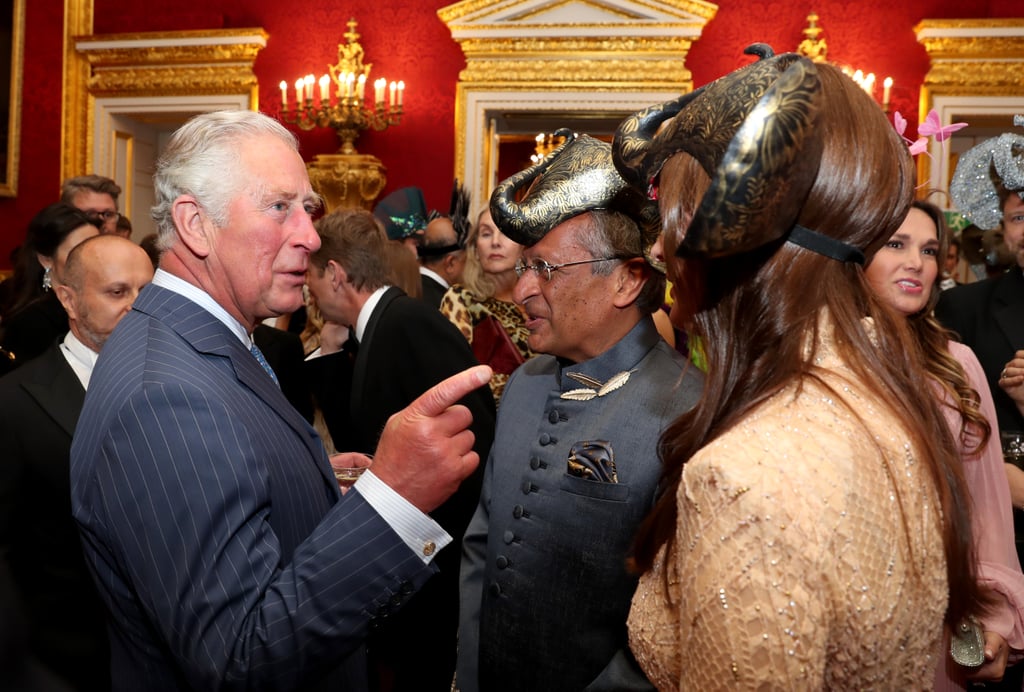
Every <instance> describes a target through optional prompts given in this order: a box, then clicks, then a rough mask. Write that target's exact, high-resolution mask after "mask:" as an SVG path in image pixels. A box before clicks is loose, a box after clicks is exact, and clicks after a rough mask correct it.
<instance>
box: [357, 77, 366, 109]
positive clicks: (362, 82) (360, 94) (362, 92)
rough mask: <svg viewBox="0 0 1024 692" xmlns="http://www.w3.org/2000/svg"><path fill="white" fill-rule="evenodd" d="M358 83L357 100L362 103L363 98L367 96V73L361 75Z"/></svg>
mask: <svg viewBox="0 0 1024 692" xmlns="http://www.w3.org/2000/svg"><path fill="white" fill-rule="evenodd" d="M358 85H359V86H358V88H357V89H356V101H359V102H360V103H362V102H363V99H365V98H366V75H365V74H361V75H359V80H358Z"/></svg>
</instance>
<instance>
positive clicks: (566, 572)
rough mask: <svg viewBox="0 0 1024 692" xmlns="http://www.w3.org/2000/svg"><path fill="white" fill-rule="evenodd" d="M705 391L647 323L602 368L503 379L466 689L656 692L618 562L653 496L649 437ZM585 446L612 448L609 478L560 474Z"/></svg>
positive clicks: (543, 364)
mask: <svg viewBox="0 0 1024 692" xmlns="http://www.w3.org/2000/svg"><path fill="white" fill-rule="evenodd" d="M573 373H576V374H580V373H581V374H583V375H584V376H585V377H583V378H579V377H577V378H574V377H572V374H573ZM624 373H629V377H628V380H626V382H625V384H623V385H622V386H621V387H619V388H617V389H614V390H613V391H608V392H607V393H604V394H599V393H595V394H593V395H590V394H589V393H587V392H586V391H583V392H580V393H578V394H577V395H573V396H579V395H580V394H582V397H581V398H583V399H585V400H576V399H573V398H566V397H565V396H564V395H565V393H567V392H571V391H573V390H587V389H590V390H593V391H594V392H600V391H601V388H600V386H589V387H588V386H587V385H586V384H585V383H584V382H586V381H587V378H590V380H591V381H596V382H600V383H607V382H608V381H609V380H612V379H613V378H615V379H618V380H621V379H622V378H623V376H624V375H623V374H624ZM581 379H582V380H583V381H584V382H581ZM702 383H703V377H702V375H701V374H700V372H699V371H698V370H697V369H696V368H695V367H693V366H692V365H690V364H689V363H687V362H686V361H685V360H684V359H683V358H681V357H680V356H679V354H677V353H676V352H675V351H674V350H673V349H672V348H671V347H669V346H668V344H666V343H665V342H664V341H663V340H662V339H661V338H660V337H659V336H658V333H657V330H656V329H655V327H654V322H653V321H652V320H651V319H650V318H645V319H643V320H641V321H640V322H639V323H638V324H637V325H636V327H634V328H633V329H632V330H631V331H630V332H629V334H627V335H626V336H625V337H624V338H623V339H622V340H621V341H619V342H618V343H617V344H616V345H615V346H613V347H612V348H611V349H610V350H608V351H607V352H605V353H604V354H602V355H600V356H598V357H597V358H594V359H591V360H589V361H586V362H584V363H579V364H571V363H564V362H559V361H558V360H557V359H556V358H553V357H551V356H538V357H536V358H534V359H532V360H530V361H528V362H527V363H525V364H524V365H522V366H520V368H519V369H518V370H516V372H515V373H514V374H513V375H512V378H511V379H510V380H509V383H508V387H507V388H506V390H505V394H504V397H503V398H502V400H501V406H500V408H499V409H498V424H497V431H496V434H495V438H494V445H493V447H492V449H491V454H490V457H489V459H488V461H487V468H486V470H485V476H484V487H483V492H482V494H481V497H480V504H479V506H478V507H477V510H476V513H475V514H474V516H473V520H472V521H471V523H470V526H469V529H468V531H467V532H466V537H465V539H464V542H463V564H462V612H461V614H460V630H459V663H458V671H457V679H458V683H459V689H460V690H462V692H468V691H475V690H486V691H487V692H493V691H495V690H583V689H594V690H597V689H608V690H634V689H651V687H650V685H649V683H648V682H647V681H646V679H645V678H644V677H643V674H642V673H641V672H640V670H639V668H638V667H637V665H636V663H635V661H633V659H632V656H630V654H629V651H628V646H627V641H626V616H627V614H628V613H629V605H630V600H631V598H632V595H633V591H634V590H635V588H636V579H635V577H634V576H632V575H630V574H628V573H627V571H626V556H627V553H628V552H629V549H630V545H631V543H632V540H633V534H634V532H635V530H636V528H637V526H638V525H639V523H640V521H641V520H642V519H643V518H644V516H645V515H646V514H647V511H648V510H649V509H650V508H651V506H652V504H653V501H654V499H655V494H656V486H657V484H658V479H659V477H660V473H661V463H660V461H659V460H658V454H657V446H658V438H659V436H660V434H661V432H662V430H663V429H664V428H665V427H666V425H668V423H670V422H671V421H672V420H673V419H675V418H676V417H677V416H678V415H679V414H680V413H682V412H683V411H686V410H687V409H689V408H690V407H692V406H693V405H694V404H695V403H696V401H697V399H698V397H699V395H700V391H701V387H702ZM582 442H598V443H599V444H598V445H597V446H596V447H597V448H599V449H604V450H607V449H610V450H611V454H612V455H613V456H614V463H615V467H616V472H617V475H618V482H602V481H598V480H590V479H586V478H580V477H576V476H574V475H571V474H570V473H568V459H569V456H570V452H571V450H572V449H573V448H574V446H575V447H577V449H582V445H580V444H579V443H582ZM590 447H591V448H594V446H593V445H591V446H590Z"/></svg>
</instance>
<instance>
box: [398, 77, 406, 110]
mask: <svg viewBox="0 0 1024 692" xmlns="http://www.w3.org/2000/svg"><path fill="white" fill-rule="evenodd" d="M404 93H405V82H399V83H398V107H399V108H401V107H402V94H404Z"/></svg>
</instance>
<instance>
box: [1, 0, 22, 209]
mask: <svg viewBox="0 0 1024 692" xmlns="http://www.w3.org/2000/svg"><path fill="white" fill-rule="evenodd" d="M26 2H27V0H14V2H13V8H12V12H13V16H12V18H11V19H12V21H11V56H10V57H11V63H10V66H11V75H10V80H11V82H10V84H11V88H10V102H9V103H10V106H9V115H8V120H7V133H6V134H7V165H6V167H5V170H4V177H3V180H0V197H17V196H18V164H19V162H20V161H21V87H22V73H23V71H24V64H25V3H26Z"/></svg>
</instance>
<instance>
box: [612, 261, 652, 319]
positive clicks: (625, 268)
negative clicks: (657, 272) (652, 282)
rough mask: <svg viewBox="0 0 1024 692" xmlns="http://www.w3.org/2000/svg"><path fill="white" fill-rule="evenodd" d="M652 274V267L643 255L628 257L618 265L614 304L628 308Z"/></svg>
mask: <svg viewBox="0 0 1024 692" xmlns="http://www.w3.org/2000/svg"><path fill="white" fill-rule="evenodd" d="M650 275H651V268H650V267H649V266H647V262H645V261H644V260H643V258H642V257H634V258H632V259H628V260H626V261H625V262H623V263H622V264H621V265H619V266H618V267H616V269H615V295H614V297H613V298H612V304H613V305H615V307H617V308H626V307H629V306H630V305H632V304H633V303H635V302H636V299H637V298H638V297H640V291H642V290H643V288H644V285H645V284H646V283H647V279H648V278H650Z"/></svg>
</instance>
